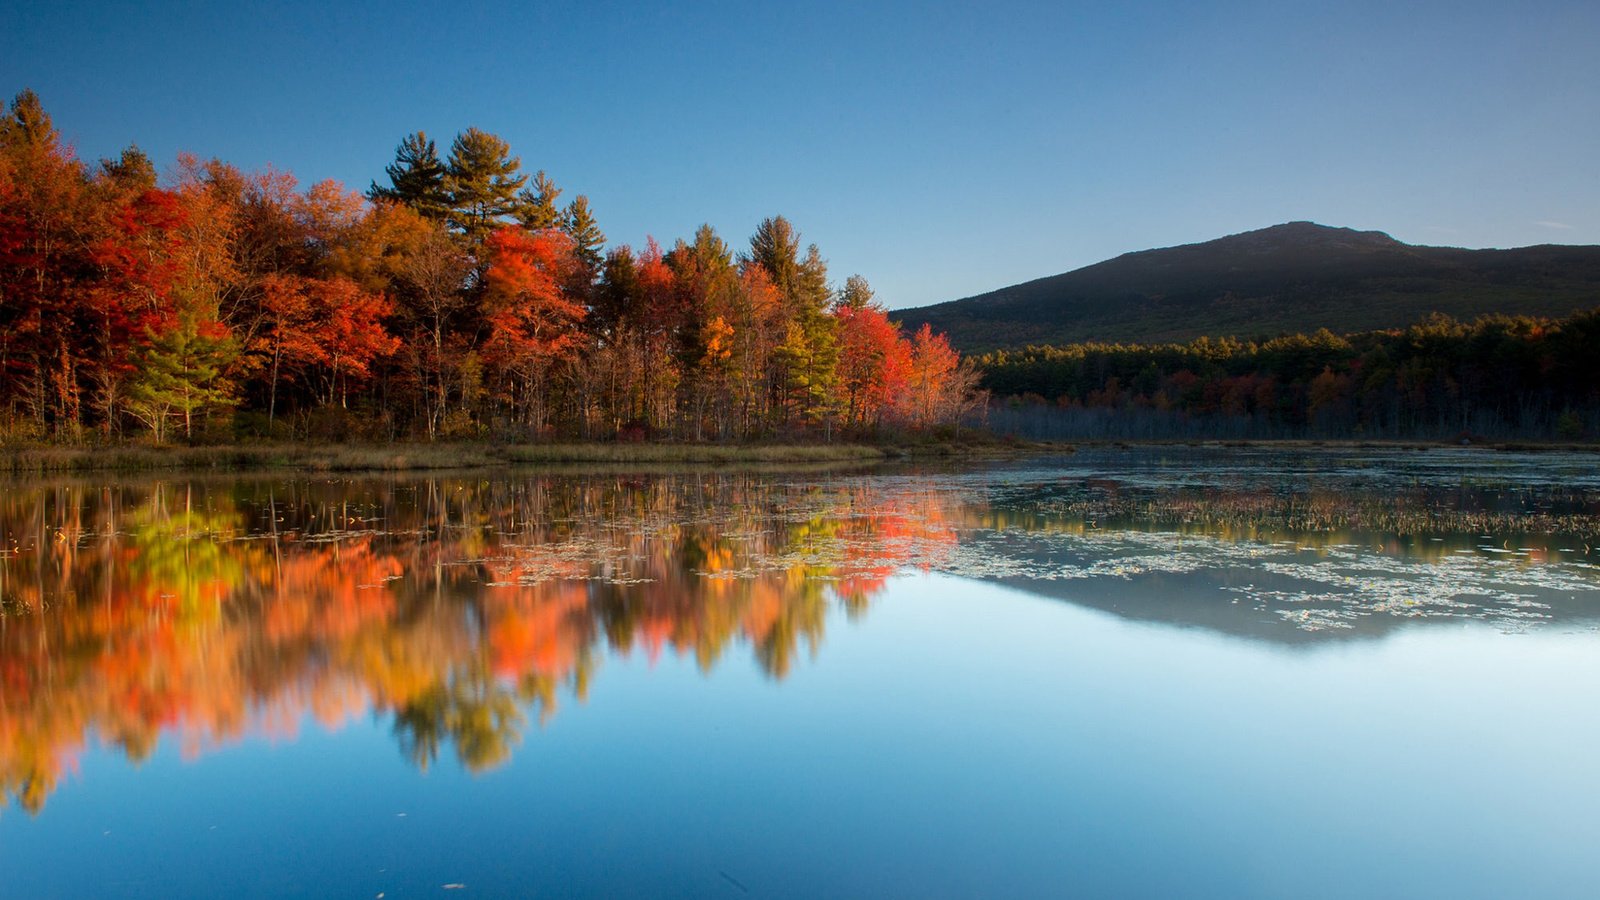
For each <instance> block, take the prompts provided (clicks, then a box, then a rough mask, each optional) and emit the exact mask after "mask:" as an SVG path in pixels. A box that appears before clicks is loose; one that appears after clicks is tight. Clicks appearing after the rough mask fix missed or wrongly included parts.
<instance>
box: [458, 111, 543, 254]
mask: <svg viewBox="0 0 1600 900" xmlns="http://www.w3.org/2000/svg"><path fill="white" fill-rule="evenodd" d="M521 168H522V161H521V160H519V159H518V158H517V157H515V156H512V155H511V147H510V145H508V144H507V143H506V142H505V141H504V140H501V139H500V138H499V137H496V136H495V135H492V134H490V133H489V132H487V131H481V130H479V129H477V128H468V129H467V130H466V131H464V132H462V133H461V134H458V135H456V139H455V142H454V143H452V144H451V145H450V160H449V162H448V164H447V166H446V169H445V174H444V189H445V193H446V194H448V195H449V197H450V215H449V219H450V224H451V226H453V227H454V228H456V229H457V230H459V231H460V232H461V233H462V234H465V235H466V236H467V239H468V241H469V242H471V243H472V244H474V245H477V244H481V243H482V242H483V240H484V238H486V237H488V235H489V232H491V231H493V230H494V229H495V228H496V227H498V226H499V225H501V224H504V223H505V221H506V220H507V218H509V217H515V216H517V214H518V213H520V212H522V211H523V209H524V206H525V204H524V201H523V200H522V199H521V198H519V196H518V192H519V191H520V190H522V186H523V185H524V184H526V183H527V181H528V176H526V175H518V174H517V171H518V170H519V169H521Z"/></svg>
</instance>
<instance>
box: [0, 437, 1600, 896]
mask: <svg viewBox="0 0 1600 900" xmlns="http://www.w3.org/2000/svg"><path fill="white" fill-rule="evenodd" d="M1504 462H1505V458H1504V457H1499V456H1486V455H1480V454H1472V455H1467V454H1438V453H1433V454H1392V455H1381V454H1365V455H1354V456H1352V455H1348V454H1346V455H1339V454H1330V453H1312V454H1303V455H1298V456H1284V455H1281V454H1257V455H1254V456H1251V455H1250V454H1240V453H1228V454H1206V453H1202V452H1197V451H1154V452H1147V451H1139V452H1132V453H1116V452H1106V453H1097V454H1088V453H1085V454H1079V455H1078V456H1075V457H1071V458H1067V459H1063V460H1058V461H1052V462H1050V463H1048V464H1041V463H1027V464H1013V465H1004V466H995V467H990V468H988V469H985V470H983V471H972V470H954V471H946V472H935V473H900V474H878V475H838V474H833V475H793V474H789V475H755V474H726V473H723V474H709V473H695V474H675V475H612V474H603V475H593V474H591V475H587V476H555V475H516V476H504V475H495V476H490V477H483V478H470V477H468V478H463V477H454V476H450V477H442V478H420V479H411V478H400V479H388V478H376V479H374V478H356V479H337V478H332V479H330V478H324V479H312V480H305V479H194V480H187V479H165V480H138V479H135V480H128V481H118V480H108V481H103V482H63V483H57V484H49V485H27V486H18V487H16V488H14V489H9V490H6V491H5V492H3V495H0V496H3V499H0V538H3V540H4V543H5V548H6V549H5V556H4V558H3V559H0V598H3V602H4V613H5V614H4V616H0V679H3V682H0V683H3V689H4V693H3V694H0V786H3V787H4V790H5V792H6V795H7V798H8V802H9V806H10V808H8V809H5V810H4V811H3V812H0V864H3V865H4V866H5V870H6V872H7V879H8V881H9V883H10V884H11V885H12V887H13V888H14V889H16V890H17V892H18V893H17V895H18V896H36V895H62V896H67V895H82V894H87V893H95V892H99V893H104V892H107V891H109V892H111V893H113V894H117V895H124V894H136V895H150V896H175V895H184V894H189V895H203V894H207V893H211V892H213V891H214V890H215V888H216V886H218V885H227V886H229V888H230V892H235V893H245V894H261V895H282V894H284V893H293V892H296V891H303V892H310V893H318V894H321V893H336V894H337V893H350V894H355V895H359V894H361V893H362V892H366V894H367V895H368V896H372V895H375V894H376V893H378V892H380V891H383V892H386V893H387V894H388V896H406V895H415V894H417V893H422V892H434V891H438V890H440V889H441V888H442V887H443V886H444V885H447V884H464V885H466V888H464V890H467V891H471V892H473V893H479V894H486V895H503V894H507V893H520V892H526V891H527V890H529V889H531V888H534V887H545V888H554V889H557V890H558V892H561V893H567V892H582V893H590V894H595V895H605V894H612V895H614V894H616V893H638V892H647V893H692V894H702V895H704V894H711V895H715V894H718V893H726V894H727V895H729V896H738V895H740V894H742V893H744V892H746V891H748V892H750V893H754V894H757V895H774V894H776V895H818V894H830V895H831V894H872V893H877V894H880V895H881V894H904V893H907V892H914V893H933V894H946V895H950V894H953V895H971V894H987V895H994V894H1017V893H1023V894H1051V895H1054V894H1059V893H1061V892H1063V891H1064V890H1068V889H1074V890H1079V891H1084V892H1092V893H1103V892H1119V893H1126V892H1132V893H1152V892H1159V893H1173V892H1181V893H1186V894H1212V895H1218V896H1223V895H1226V896H1241V895H1263V896H1268V895H1284V894H1294V895H1300V896H1305V895H1327V896H1334V895H1345V896H1347V895H1350V894H1370V893H1391V894H1417V893H1430V894H1437V893H1450V894H1452V895H1477V896H1495V895H1504V894H1508V893H1516V894H1527V893H1535V892H1537V893H1542V894H1546V895H1571V896H1582V895H1585V894H1592V893H1593V891H1594V889H1595V888H1596V887H1600V873H1596V872H1595V871H1594V867H1593V866H1592V864H1591V863H1590V862H1589V857H1590V854H1589V850H1588V848H1590V847H1592V846H1593V845H1594V841H1595V839H1596V838H1597V837H1600V834H1597V832H1600V826H1597V825H1596V824H1595V821H1594V819H1593V817H1592V816H1590V815H1589V814H1588V810H1590V809H1592V808H1593V807H1594V805H1595V802H1596V801H1597V800H1600V775H1596V774H1595V773H1594V772H1593V771H1592V766H1590V765H1589V764H1588V762H1587V753H1586V750H1585V748H1590V747H1593V746H1594V745H1595V741H1596V738H1597V737H1600V734H1597V732H1600V723H1597V721H1596V717H1595V715H1594V714H1593V713H1592V712H1590V711H1589V707H1590V706H1591V704H1589V703H1588V701H1587V693H1588V692H1587V687H1588V686H1589V685H1593V684H1595V683H1600V681H1597V679H1596V676H1597V675H1600V654H1596V653H1595V650H1596V649H1597V647H1600V643H1597V638H1596V631H1595V629H1596V625H1597V623H1600V615H1597V611H1600V603H1597V601H1600V572H1597V570H1596V568H1595V562H1596V560H1595V555H1594V553H1593V551H1592V550H1591V549H1588V546H1589V544H1590V542H1591V539H1592V536H1593V534H1594V527H1595V523H1596V512H1597V507H1596V497H1597V496H1600V491H1597V489H1596V486H1595V485H1594V484H1593V483H1592V478H1593V476H1592V475H1589V474H1587V473H1589V472H1591V471H1592V467H1589V466H1588V460H1587V458H1582V457H1578V458H1567V457H1546V458H1539V459H1525V460H1519V461H1517V462H1518V463H1519V464H1518V465H1514V466H1504V465H1503V464H1504ZM1486 463H1488V464H1493V467H1499V468H1501V469H1502V470H1503V472H1504V473H1505V475H1504V477H1496V475H1495V472H1494V470H1493V467H1491V466H1490V465H1486ZM1530 473H1532V474H1530ZM1062 601H1065V602H1062ZM1174 626H1179V627H1174ZM130 760H133V761H135V762H137V765H134V764H131V763H130ZM30 811H31V813H30ZM8 892H9V889H8Z"/></svg>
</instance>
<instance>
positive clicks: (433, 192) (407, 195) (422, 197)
mask: <svg viewBox="0 0 1600 900" xmlns="http://www.w3.org/2000/svg"><path fill="white" fill-rule="evenodd" d="M383 171H384V172H386V173H388V175H389V183H390V185H391V186H390V187H380V186H379V185H378V183H377V182H376V181H374V182H373V183H372V187H371V188H370V189H369V190H368V191H367V196H368V197H369V198H371V199H373V200H389V201H392V202H395V203H403V204H405V205H406V206H409V207H411V208H412V209H414V210H416V211H417V212H419V213H421V214H422V215H424V216H427V217H428V218H430V219H443V218H444V217H445V215H446V214H447V213H448V212H449V211H450V197H449V195H448V194H447V193H446V192H445V186H444V177H445V168H444V163H442V162H440V161H439V150H438V148H437V147H436V146H434V143H433V141H430V140H428V136H427V134H425V133H423V132H421V131H419V132H417V133H416V134H411V135H407V136H406V138H405V139H404V140H402V141H401V142H400V146H399V147H396V148H395V152H394V162H393V163H390V164H389V165H387V166H384V168H383Z"/></svg>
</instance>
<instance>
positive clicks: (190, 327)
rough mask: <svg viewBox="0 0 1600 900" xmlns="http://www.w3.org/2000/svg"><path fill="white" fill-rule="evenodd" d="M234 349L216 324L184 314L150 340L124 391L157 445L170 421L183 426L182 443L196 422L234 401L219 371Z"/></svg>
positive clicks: (193, 314)
mask: <svg viewBox="0 0 1600 900" xmlns="http://www.w3.org/2000/svg"><path fill="white" fill-rule="evenodd" d="M234 352H235V348H234V344H233V341H231V340H230V339H229V338H228V336H227V334H226V332H225V331H224V330H223V329H222V328H221V327H220V326H219V325H218V324H217V323H216V322H215V321H205V320H203V317H201V316H199V315H197V314H196V313H195V312H193V311H184V312H183V313H180V314H179V316H178V320H177V321H176V322H175V323H173V326H172V327H171V328H169V329H167V330H166V331H164V332H162V333H161V334H154V335H151V337H150V343H149V345H148V346H147V347H146V348H145V350H144V353H143V354H141V358H140V359H139V362H138V375H137V376H136V377H135V378H134V381H133V383H132V384H131V385H129V388H128V401H127V404H126V408H127V410H128V412H130V413H132V414H133V416H134V417H135V418H137V419H139V420H140V421H142V422H144V423H145V424H146V425H148V426H149V427H150V430H151V431H152V432H153V433H154V436H155V439H156V442H157V443H161V442H163V441H165V440H166V434H167V427H168V425H169V424H170V423H171V420H173V419H180V420H182V422H183V436H184V438H185V439H189V438H192V437H193V436H194V418H195V416H196V415H197V414H199V413H203V412H205V411H206V410H209V409H215V408H218V407H223V406H231V405H232V404H233V402H234V398H233V395H232V393H231V392H230V391H229V390H228V387H227V384H226V382H225V381H224V380H223V378H222V370H223V368H224V367H225V366H226V365H227V364H228V362H229V361H230V360H231V359H232V357H233V356H234Z"/></svg>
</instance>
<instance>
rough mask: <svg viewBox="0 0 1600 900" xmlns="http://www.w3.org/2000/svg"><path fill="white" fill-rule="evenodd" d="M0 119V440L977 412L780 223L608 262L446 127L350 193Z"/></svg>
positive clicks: (574, 216)
mask: <svg viewBox="0 0 1600 900" xmlns="http://www.w3.org/2000/svg"><path fill="white" fill-rule="evenodd" d="M4 112H5V114H4V116H3V118H0V442H11V443H25V442H56V443H70V444H87V443H101V442H118V441H153V442H155V443H157V444H165V443H171V442H184V443H191V444H192V443H228V442H238V441H248V440H253V439H260V438H270V439H294V440H313V441H318V440H321V441H328V440H371V441H386V440H406V439H422V440H435V439H452V440H460V439H492V440H511V441H537V440H548V439H583V440H657V439H664V440H697V441H730V440H770V439H779V440H803V441H813V440H835V439H838V438H841V437H849V438H862V437H865V438H871V437H876V436H881V435H885V434H895V433H904V432H922V431H929V430H936V429H942V428H945V427H948V426H949V425H951V424H953V423H956V422H958V421H960V420H961V419H962V418H963V417H964V416H966V415H967V414H968V413H970V412H971V411H973V410H974V409H977V408H979V407H981V406H982V404H983V399H984V398H983V397H982V395H981V394H980V393H979V392H978V391H977V390H976V385H977V381H978V374H977V371H976V369H975V368H974V367H973V366H972V365H971V363H969V362H967V361H964V360H962V359H961V358H960V356H959V354H957V353H956V352H955V351H953V350H952V349H951V348H950V345H949V343H948V342H947V341H946V340H945V338H944V337H943V336H942V335H939V334H934V333H933V332H932V331H931V330H930V329H928V328H926V327H924V328H922V329H920V330H919V331H917V332H916V333H915V334H910V335H907V334H904V333H902V331H901V329H900V327H899V326H898V325H897V324H896V323H894V322H893V321H891V319H890V317H889V315H888V313H887V312H886V310H885V308H884V306H883V305H882V304H881V303H879V302H878V301H877V300H876V299H875V297H874V294H873V291H872V289H871V287H870V286H869V285H868V283H867V281H866V280H865V279H864V278H862V277H860V276H857V275H852V276H850V277H849V278H847V279H845V280H844V281H843V283H842V284H839V285H836V284H835V283H834V282H833V281H831V280H830V277H829V273H828V270H827V264H826V262H825V261H824V259H823V257H822V255H821V253H820V252H819V250H818V248H817V247H816V246H815V245H809V246H804V247H803V246H802V243H801V239H800V233H799V232H798V231H797V230H796V229H795V227H794V226H793V225H792V224H791V223H790V222H789V221H788V220H786V219H785V218H783V217H781V216H774V217H771V218H768V219H766V220H764V221H762V222H761V223H760V224H759V225H758V226H757V228H756V230H755V233H754V235H753V236H752V237H751V238H750V239H749V244H748V248H747V249H743V250H736V249H735V248H734V247H733V246H731V245H730V244H729V243H728V242H727V241H725V240H724V239H723V238H722V237H720V236H719V235H718V234H717V233H716V231H715V230H714V229H712V228H711V226H709V225H706V226H702V227H701V228H700V229H699V230H698V231H696V233H695V234H694V235H693V236H692V237H691V238H689V239H680V240H678V241H676V242H675V243H673V244H672V246H671V247H670V249H663V247H662V246H661V245H660V244H658V243H657V242H656V241H655V240H654V239H646V241H645V242H644V244H643V246H642V247H641V248H637V249H635V248H632V247H629V246H627V245H619V246H615V247H612V248H610V249H607V247H606V237H605V235H604V234H603V232H602V231H601V229H600V227H599V224H598V222H597V220H596V218H595V214H594V211H593V210H591V208H590V206H589V201H588V199H587V198H586V197H585V196H583V195H578V196H575V197H573V198H572V199H571V200H570V202H567V203H565V204H562V203H560V202H558V201H559V200H560V197H561V195H562V193H563V191H562V189H561V188H559V187H557V186H556V184H555V182H554V181H553V180H552V179H551V178H550V177H549V176H548V175H546V174H545V173H544V172H543V171H537V172H534V173H533V174H531V175H530V174H527V173H525V172H524V171H523V169H522V166H521V162H520V160H519V158H518V157H516V156H513V155H512V153H511V149H510V147H509V146H508V144H507V143H506V142H505V141H504V140H502V139H501V138H499V137H497V136H495V135H493V134H490V133H488V132H485V131H481V130H479V129H476V128H468V129H467V130H465V131H463V132H461V133H460V134H458V135H457V136H456V137H455V139H454V140H453V141H452V142H451V143H450V145H449V148H448V150H447V151H445V152H444V153H443V154H442V155H441V150H440V148H439V147H438V145H437V144H436V143H435V142H434V141H433V140H431V139H429V138H428V137H427V136H426V135H425V134H424V133H423V132H420V131H419V132H416V133H414V134H411V135H409V136H406V137H405V138H404V140H403V141H402V142H401V143H400V145H399V147H398V149H397V151H396V155H395V159H394V160H393V162H392V163H390V164H389V165H388V166H387V167H386V170H385V172H386V175H385V178H384V179H383V181H382V182H377V181H375V182H374V183H373V184H372V185H371V186H370V188H369V190H368V191H366V192H365V193H364V194H362V193H357V192H355V191H352V190H350V189H348V188H346V187H345V186H342V185H340V184H338V183H337V182H334V181H320V182H317V183H315V184H312V185H310V186H309V187H302V186H301V185H300V183H299V182H298V181H297V180H296V179H295V178H294V177H293V176H292V175H290V174H289V173H287V172H284V171H280V170H276V169H271V168H269V169H267V170H265V171H258V172H245V171H241V170H240V169H238V168H237V167H235V166H232V165H230V164H228V163H226V162H223V161H221V160H217V159H203V158H201V157H198V156H194V155H184V156H180V158H179V159H178V160H177V162H176V164H175V165H174V166H173V168H172V169H171V170H170V173H169V174H168V175H167V176H166V177H159V176H158V174H157V171H156V167H155V164H154V163H153V162H152V161H151V160H150V159H149V158H148V157H147V156H146V155H145V154H144V153H142V152H141V151H139V150H138V149H137V147H130V148H129V149H127V150H125V151H124V152H123V153H122V154H121V155H120V156H119V157H118V158H116V159H103V160H100V161H98V163H94V164H90V163H86V162H84V161H82V160H80V159H78V158H77V157H76V155H75V152H74V151H73V149H72V148H71V147H69V146H67V145H66V144H65V143H64V142H63V141H62V139H61V136H60V134H59V132H58V131H57V130H56V128H55V126H54V124H53V123H52V121H51V119H50V117H49V116H48V114H47V113H46V112H45V110H44V108H43V106H42V105H41V102H40V100H39V98H38V97H37V96H36V95H34V94H33V93H32V92H29V91H24V92H22V93H21V94H19V95H18V96H17V97H16V98H15V99H14V100H13V101H12V103H11V105H10V107H9V108H8V109H6V110H5V111H4Z"/></svg>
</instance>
